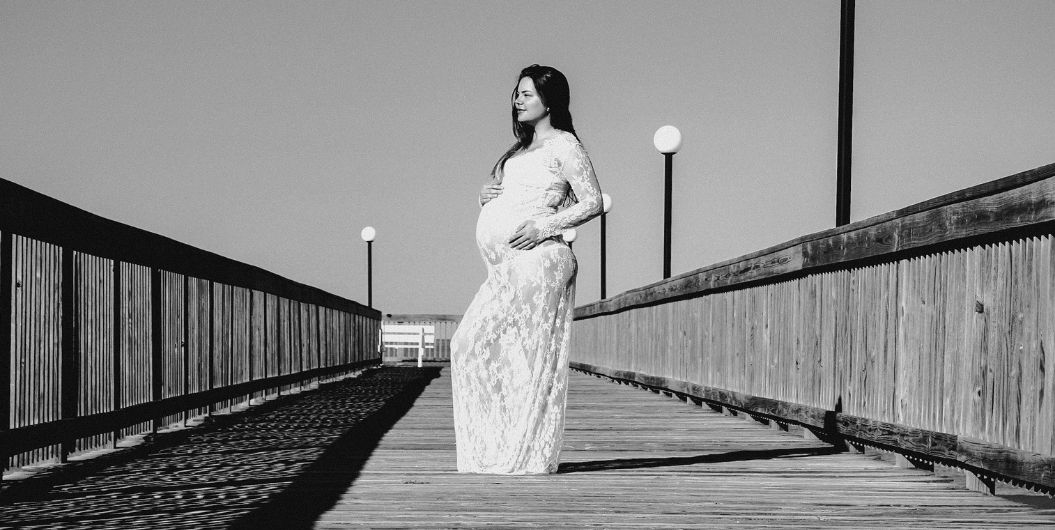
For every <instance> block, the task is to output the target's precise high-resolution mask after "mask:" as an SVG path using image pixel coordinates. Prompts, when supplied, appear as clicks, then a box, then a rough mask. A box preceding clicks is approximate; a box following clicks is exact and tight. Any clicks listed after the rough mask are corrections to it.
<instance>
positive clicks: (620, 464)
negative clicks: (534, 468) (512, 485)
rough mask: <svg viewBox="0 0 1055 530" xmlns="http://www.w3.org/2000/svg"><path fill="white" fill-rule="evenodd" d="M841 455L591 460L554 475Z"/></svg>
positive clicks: (821, 451)
mask: <svg viewBox="0 0 1055 530" xmlns="http://www.w3.org/2000/svg"><path fill="white" fill-rule="evenodd" d="M840 452H842V450H840V449H838V448H835V447H803V448H797V447H796V448H788V449H764V450H757V451H755V450H748V451H730V452H727V453H719V454H709V455H697V456H681V457H669V458H618V459H613V460H591V461H588V462H567V463H562V464H561V465H560V467H559V468H558V469H557V472H558V473H584V472H588V471H605V470H611V469H644V468H652V467H668V466H691V465H694V464H716V463H721V462H733V461H741V462H746V461H749V460H769V459H773V458H794V457H803V456H817V455H834V454H838V453H840Z"/></svg>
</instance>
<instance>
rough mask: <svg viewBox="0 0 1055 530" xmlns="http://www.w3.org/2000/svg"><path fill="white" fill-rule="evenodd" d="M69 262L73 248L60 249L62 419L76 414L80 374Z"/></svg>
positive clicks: (69, 446)
mask: <svg viewBox="0 0 1055 530" xmlns="http://www.w3.org/2000/svg"><path fill="white" fill-rule="evenodd" d="M74 269H75V267H74V263H73V249H72V248H69V247H63V248H62V273H61V274H62V279H61V296H62V343H61V344H62V358H61V366H62V368H61V371H60V372H59V373H60V374H62V381H61V383H60V387H59V388H60V390H59V392H60V396H61V401H60V402H61V404H62V405H61V409H60V410H61V412H60V417H61V418H62V419H64V420H65V419H72V418H76V417H77V396H78V393H79V388H78V387H79V385H80V377H78V371H79V370H78V361H79V360H80V352H78V351H77V350H78V343H79V341H78V340H77V332H78V329H77V327H78V326H77V312H78V311H77V302H78V301H77V284H76V281H77V279H76V274H75V270H74ZM74 442H75V439H74V438H70V439H66V440H63V442H62V449H61V453H60V459H61V461H62V462H66V461H67V458H68V456H69V454H70V453H71V452H73V450H74Z"/></svg>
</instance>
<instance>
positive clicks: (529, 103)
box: [513, 77, 549, 123]
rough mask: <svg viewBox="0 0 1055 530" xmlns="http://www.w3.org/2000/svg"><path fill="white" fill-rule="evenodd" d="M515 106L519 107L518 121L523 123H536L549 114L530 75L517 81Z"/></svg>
mask: <svg viewBox="0 0 1055 530" xmlns="http://www.w3.org/2000/svg"><path fill="white" fill-rule="evenodd" d="M513 106H514V107H515V108H516V109H517V121H519V122H522V123H535V122H537V121H539V120H540V119H542V118H544V117H545V116H546V115H547V114H549V109H547V108H546V105H545V104H544V103H542V98H540V97H539V95H538V92H537V91H535V82H534V81H532V80H531V78H530V77H522V78H520V82H519V83H517V91H516V97H515V98H514V99H513Z"/></svg>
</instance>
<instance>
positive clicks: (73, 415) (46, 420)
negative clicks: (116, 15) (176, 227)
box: [0, 179, 381, 467]
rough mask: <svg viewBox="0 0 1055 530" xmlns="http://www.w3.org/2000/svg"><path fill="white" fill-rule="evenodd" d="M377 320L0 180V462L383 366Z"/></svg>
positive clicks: (111, 439)
mask: <svg viewBox="0 0 1055 530" xmlns="http://www.w3.org/2000/svg"><path fill="white" fill-rule="evenodd" d="M380 327H381V313H380V312H379V311H377V310H375V309H372V308H369V307H366V306H364V305H363V304H360V303H357V302H354V301H352V300H347V299H345V298H342V297H339V296H336V295H333V294H331V293H327V292H325V291H322V290H320V289H316V288H314V287H310V286H307V285H304V284H300V283H297V282H294V281H291V280H288V279H286V278H283V277H281V276H278V275H276V274H274V273H271V272H268V271H266V270H263V269H260V268H258V267H254V266H251V265H246V264H244V263H240V262H237V261H235V260H231V259H228V258H225V257H223V256H219V255H217V254H213V253H211V252H206V251H204V250H201V249H198V248H194V247H191V246H189V245H186V244H183V243H179V242H176V241H173V240H171V239H169V238H165V237H162V236H159V235H157V234H152V233H150V232H146V231H144V230H140V229H138V228H135V227H131V226H128V225H124V224H121V223H117V222H114V221H111V220H108V219H104V218H102V217H99V216H96V215H94V214H91V213H88V212H85V211H83V210H80V209H78V208H75V207H73V206H70V205H67V204H64V203H62V202H60V201H57V200H55V199H52V198H50V197H47V196H44V195H42V194H40V193H37V192H34V191H32V190H29V189H26V188H24V187H22V186H19V185H17V184H14V183H12V182H9V181H6V180H2V179H0V411H2V415H0V457H2V458H4V461H5V467H9V466H22V465H26V464H31V463H34V462H40V461H44V460H51V459H60V460H65V459H66V457H67V456H68V455H69V454H71V453H74V452H78V451H84V450H89V449H93V448H97V447H101V446H103V445H106V444H116V443H117V441H118V440H119V439H120V438H122V437H124V436H127V435H130V434H136V433H140V432H145V431H156V430H157V429H158V428H159V426H161V425H166V424H170V423H174V422H178V421H186V420H187V418H188V417H189V416H190V415H196V414H205V413H209V412H211V411H212V410H214V409H215V408H217V407H218V408H225V407H230V406H233V405H234V404H235V403H236V402H238V401H248V400H251V399H254V398H257V399H261V398H266V397H269V396H272V395H275V394H280V393H282V392H286V391H289V390H290V389H292V388H293V387H297V386H303V385H305V384H312V383H314V382H319V381H322V380H325V379H329V378H333V377H339V376H340V375H341V374H346V373H349V372H352V371H355V370H358V369H361V368H363V367H364V366H368V365H372V364H377V363H380V361H381V348H380Z"/></svg>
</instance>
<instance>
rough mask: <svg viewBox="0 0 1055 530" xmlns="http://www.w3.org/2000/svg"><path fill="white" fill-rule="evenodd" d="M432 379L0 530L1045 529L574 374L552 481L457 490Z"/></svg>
mask: <svg viewBox="0 0 1055 530" xmlns="http://www.w3.org/2000/svg"><path fill="white" fill-rule="evenodd" d="M446 370H447V369H446V368H444V369H443V371H442V372H440V374H441V376H440V377H439V378H437V379H431V380H429V378H431V377H432V372H430V371H438V369H437V368H436V367H427V368H425V369H423V370H418V369H416V368H384V369H381V370H377V371H375V372H373V373H374V375H372V376H371V375H370V374H364V376H360V377H359V378H356V379H348V380H345V381H341V382H339V383H336V384H334V385H324V386H323V387H322V388H321V389H319V390H317V391H311V392H305V393H302V394H300V395H298V396H291V397H287V398H285V399H284V400H283V401H276V402H274V403H273V404H272V405H265V406H263V407H260V408H259V409H250V410H249V411H247V412H246V413H244V414H245V416H244V418H243V419H239V417H238V416H226V417H219V418H218V419H217V421H216V422H214V423H212V424H211V426H206V427H205V428H203V429H201V430H198V431H194V430H192V431H189V432H188V434H187V435H185V437H186V440H185V441H183V442H180V443H172V444H160V443H159V447H158V448H157V449H155V450H153V451H149V452H145V453H144V454H142V455H140V458H137V459H135V460H131V461H127V462H125V461H117V462H115V463H114V464H113V465H109V466H106V467H102V468H99V469H98V471H97V472H96V473H93V474H89V475H86V476H84V477H82V478H76V477H75V478H74V479H71V480H70V481H66V482H63V481H59V482H57V483H56V484H55V485H54V486H52V489H51V493H50V494H47V495H38V496H33V495H29V494H27V495H24V496H23V497H22V498H20V499H19V500H18V502H15V503H12V504H10V505H8V506H5V510H4V511H3V512H0V526H6V525H10V526H19V527H25V528H34V527H44V526H50V527H52V528H65V527H77V526H83V525H85V524H89V523H90V524H92V525H95V526H100V527H110V526H119V525H120V526H151V527H178V528H202V529H207V528H229V527H236V528H348V527H362V528H436V527H446V528H461V527H498V528H510V527H513V528H760V527H764V528H789V527H790V528H818V527H836V526H838V527H850V528H990V527H1001V528H1003V527H1009V528H1033V527H1038V526H1050V525H1052V522H1053V519H1052V517H1053V515H1055V509H1053V508H1051V507H1040V506H1031V505H1028V504H1024V503H1018V502H1014V501H1012V500H1009V499H1008V498H1002V497H999V496H996V497H994V496H983V495H980V494H977V493H973V492H970V491H967V490H966V489H964V487H963V485H964V481H963V478H959V479H956V478H953V477H946V476H940V475H935V474H932V473H928V472H924V471H921V470H918V469H902V468H899V467H897V466H895V465H894V464H893V463H891V462H887V461H885V460H883V459H880V458H879V457H878V456H877V455H876V454H875V453H869V454H857V453H841V452H838V451H835V450H833V449H832V448H831V447H830V446H829V445H828V444H825V443H823V442H819V441H816V440H812V441H811V440H805V439H803V438H802V437H801V436H797V435H793V434H790V433H788V432H784V431H780V430H772V429H769V428H767V427H766V426H763V425H760V424H758V423H756V422H754V421H744V420H743V419H742V418H743V417H744V416H743V415H741V416H723V415H721V414H719V413H714V412H711V411H710V409H709V408H700V407H697V406H694V405H692V404H688V403H684V402H681V401H678V400H674V399H670V398H667V397H664V396H663V395H662V394H654V393H651V392H642V391H640V390H635V389H633V388H630V387H629V386H626V385H617V384H613V383H611V382H609V381H608V380H606V379H600V378H595V377H589V376H586V375H583V374H579V373H573V374H572V375H571V377H570V379H569V394H568V405H567V422H566V429H565V437H564V445H563V450H562V454H561V466H560V470H559V472H558V473H557V474H553V475H542V476H499V475H476V474H460V473H456V472H455V465H456V462H455V460H456V459H455V446H454V432H453V419H452V415H451V388H450V379H449V377H447V375H446ZM368 396H369V397H373V398H375V399H373V400H371V399H363V398H364V397H368ZM411 405H412V406H411ZM256 410H258V412H257V411H256ZM160 440H161V438H159V439H158V441H159V442H160Z"/></svg>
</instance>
